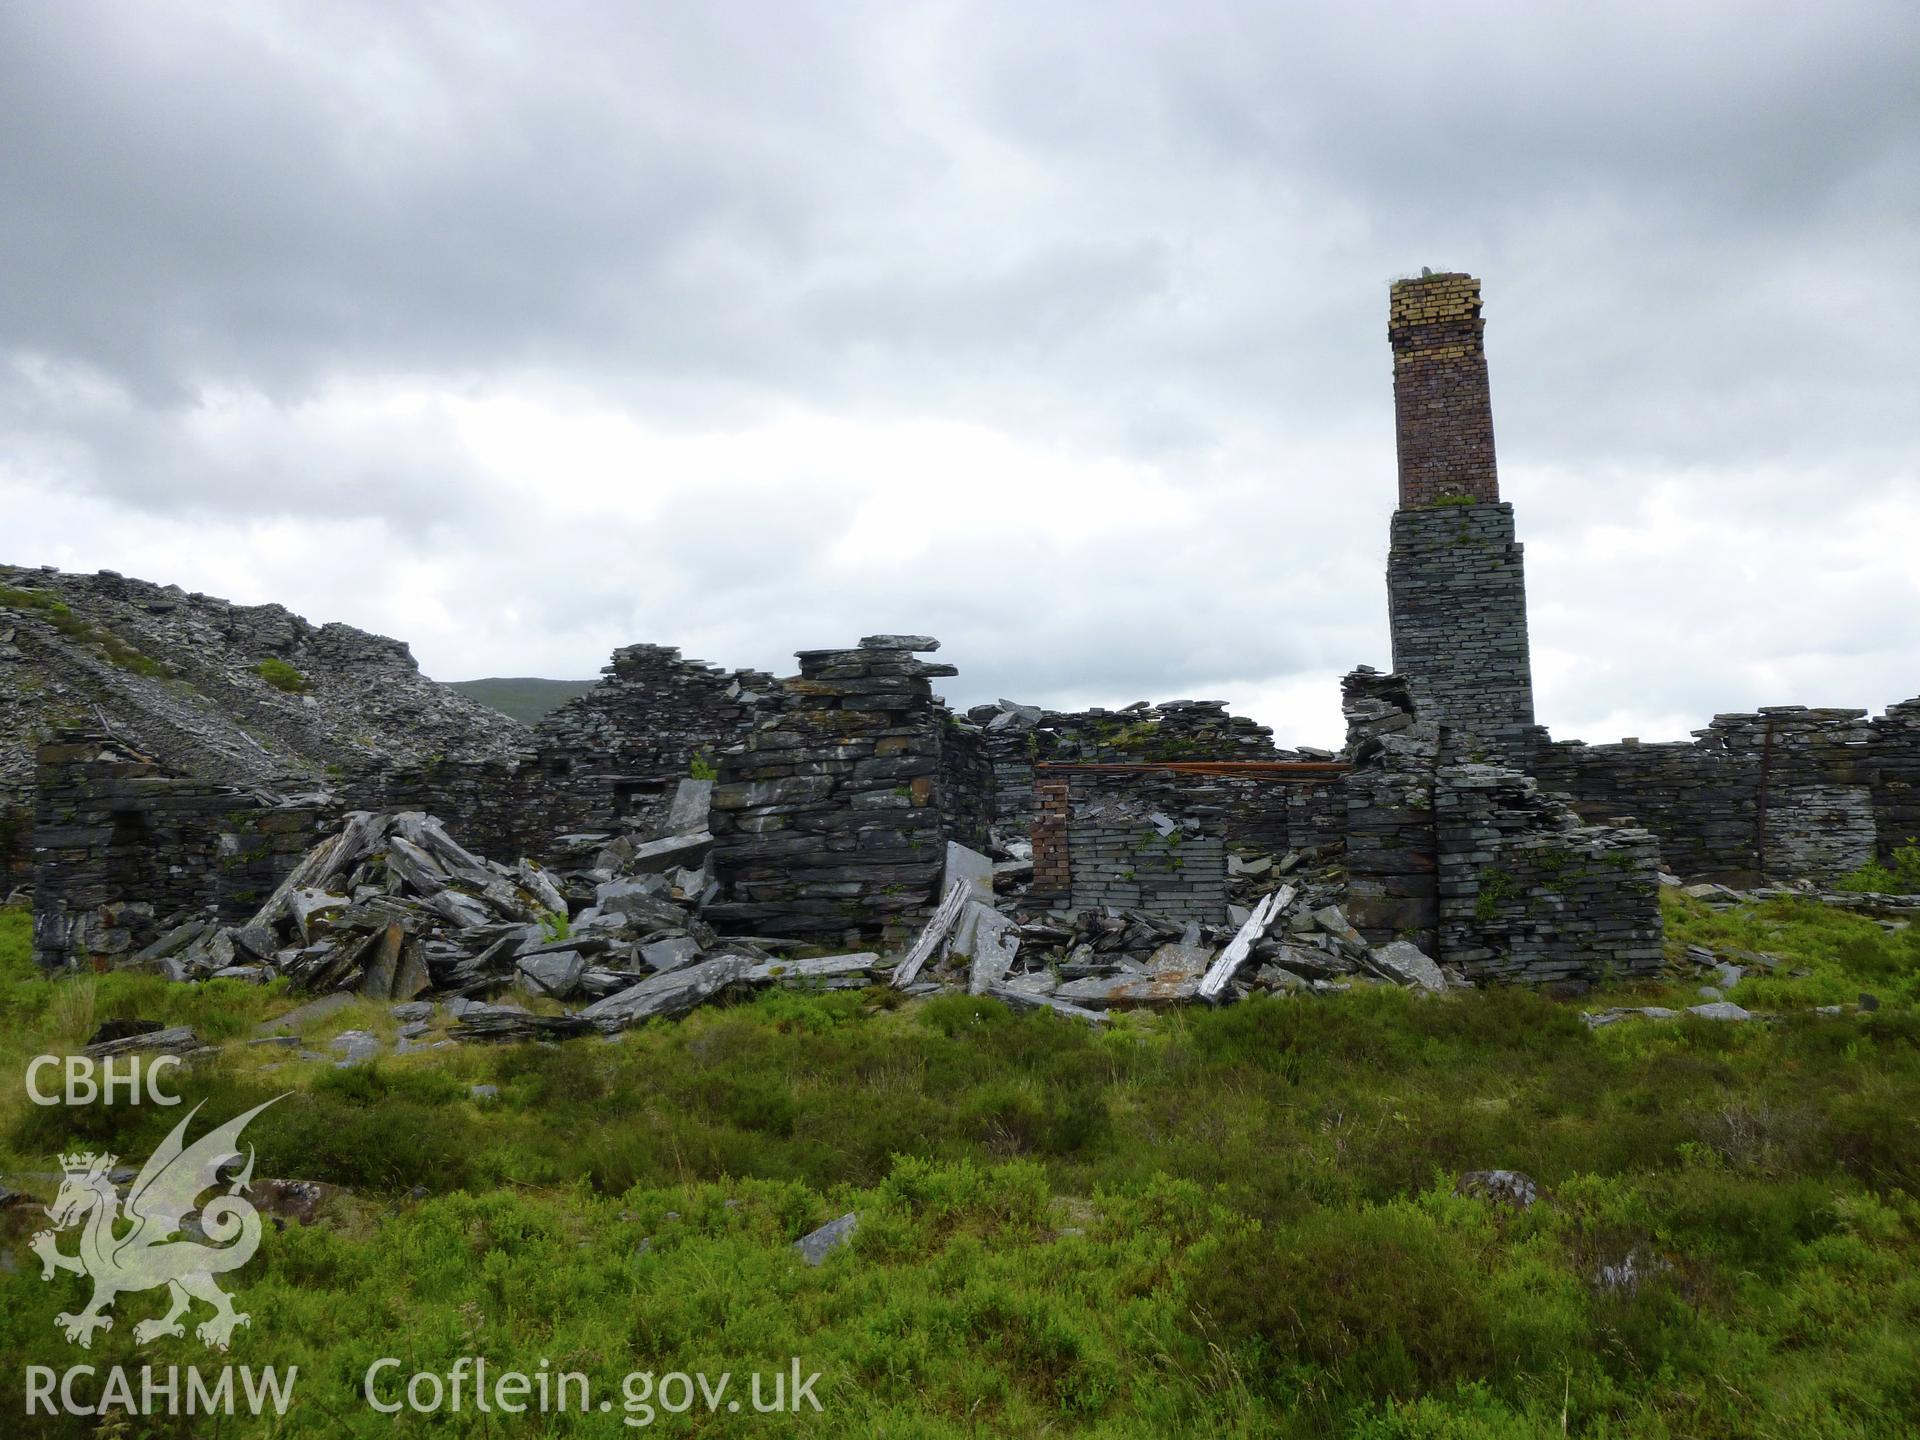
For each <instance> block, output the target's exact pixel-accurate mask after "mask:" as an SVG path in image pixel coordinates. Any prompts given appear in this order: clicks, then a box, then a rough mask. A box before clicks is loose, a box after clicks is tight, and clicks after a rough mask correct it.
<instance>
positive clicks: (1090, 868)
mask: <svg viewBox="0 0 1920 1440" xmlns="http://www.w3.org/2000/svg"><path fill="white" fill-rule="evenodd" d="M1043 773H1048V774H1050V775H1057V774H1064V775H1065V776H1066V785H1067V797H1068V818H1067V826H1066V843H1067V857H1068V863H1069V866H1070V869H1071V882H1072V883H1071V903H1070V905H1069V907H1068V908H1070V909H1073V910H1098V909H1100V908H1102V907H1103V906H1108V905H1113V906H1118V907H1119V908H1121V909H1123V910H1139V911H1143V912H1145V913H1147V914H1150V915H1158V916H1161V917H1162V918H1164V919H1168V920H1178V921H1186V920H1198V921H1200V922H1201V923H1203V924H1209V925H1212V924H1219V923H1221V922H1222V921H1224V920H1225V919H1226V913H1227V846H1226V843H1225V841H1224V840H1223V839H1222V837H1221V835H1220V834H1219V832H1218V831H1217V830H1215V829H1213V828H1211V827H1212V825H1213V824H1214V822H1215V820H1216V819H1217V816H1205V817H1202V816H1201V814H1200V812H1199V811H1197V810H1196V809H1195V808H1194V807H1193V806H1191V805H1182V804H1181V802H1182V801H1183V800H1185V799H1188V798H1190V792H1189V791H1188V787H1186V786H1185V785H1184V784H1183V783H1182V781H1184V780H1185V779H1186V778H1187V777H1184V776H1178V775H1171V774H1164V773H1163V774H1161V775H1155V774H1153V773H1151V772H1148V773H1145V774H1141V773H1127V774H1104V773H1101V772H1098V771H1091V772H1089V771H1078V772H1075V771H1071V770H1069V771H1060V772H1043ZM1273 788H1277V787H1273ZM1169 820H1174V821H1175V822H1176V823H1175V824H1173V825H1172V826H1171V827H1169V826H1168V824H1167V822H1168V821H1169Z"/></svg>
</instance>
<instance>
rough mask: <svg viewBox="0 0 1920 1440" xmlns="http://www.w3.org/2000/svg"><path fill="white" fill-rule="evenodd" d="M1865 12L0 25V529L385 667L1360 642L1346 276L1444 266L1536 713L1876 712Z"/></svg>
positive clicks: (1905, 328) (1916, 154)
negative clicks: (1474, 296)
mask: <svg viewBox="0 0 1920 1440" xmlns="http://www.w3.org/2000/svg"><path fill="white" fill-rule="evenodd" d="M1917 75H1920V6H1915V5H1914V4H1912V3H1911V0H1893V3H1887V4H1867V3H1846V0H1827V3H1823V4H1820V5H1817V6H1815V5H1807V4H1805V3H1794V4H1780V5H1766V6H1757V5H1747V6H1726V5H1715V4H1710V3H1704V0H1687V3H1685V4H1673V3H1671V0H1663V3H1659V4H1646V5H1639V4H1610V5H1607V6H1578V7H1576V6H1563V5H1558V4H1541V5H1532V6H1529V5H1504V6H1479V7H1472V6H1465V5H1459V4H1452V3H1449V4H1446V5H1438V4H1435V5H1411V4H1408V5H1369V4H1355V3H1339V4H1329V5H1326V6H1323V7H1321V6H1316V7H1303V6H1294V5H1280V4H1272V3H1260V4H1248V5H1224V4H1208V3H1195V0H1180V3H1173V0H1161V3H1157V4H1151V5H1149V4H1124V3H1122V4H1116V3H1113V0H1100V3H1084V4H1067V3H1046V4H1038V5H1036V4H1032V3H1024V4H1004V5H1000V4H963V3H955V4H937V5H909V4H902V3H898V0H884V3H876V4H871V5H866V4H858V3H835V4H832V5H808V4H798V3H793V0H763V3H759V4H714V3H703V4H699V5H680V6H658V5H636V4H618V3H606V4H567V3H555V0H543V3H541V4H538V5H529V4H525V3H504V4H499V5H487V4H463V3H435V4H430V5H427V4H418V5H408V4H404V3H394V0H379V3H369V4H364V5H355V4H319V3H300V4H286V5H275V4H268V3H260V0H244V3H235V4H231V5H216V4H191V3H123V4H112V5H100V4H90V3H79V0H61V3H59V4H14V5H7V6H4V7H0V559H4V560H7V561H10V562H13V563H19V564H43V563H51V564H57V565H60V566H61V567H63V568H66V569H79V570H92V569H96V568H99V567H102V566H106V567H111V568H113V569H117V570H120V571H123V572H125V573H127V574H133V575H139V576H142V577H144V578H148V579H152V580H156V581H160V582H163V583H166V582H174V583H178V584H181V585H183V586H185V587H186V588H188V589H196V590H204V591H208V592H211V593H214V594H219V595H224V596H226V597H228V598H230V599H233V600H236V601H242V602H248V603H257V602H264V601H269V600H272V601H279V602H281V603H283V604H286V605H287V606H289V607H290V608H292V609H294V610H296V611H298V612H300V613H301V614H304V615H306V616H307V617H308V618H310V619H312V620H314V621H316V622H319V621H324V620H333V619H338V620H346V621H348V622H350V623H353V624H356V625H360V626H363V627H365V628H368V629H372V630H377V631H381V632H384V633H387V634H392V635H396V636H399V637H401V638H403V639H405V640H407V641H409V642H410V643H411V644H412V646H413V650H414V653H415V655H416V656H418V657H419V660H420V662H421V666H422V668H423V669H424V670H425V671H426V672H427V673H428V674H430V675H433V676H435V677H438V678H440V679H462V678H468V677H473V676H480V675H490V674H509V675H519V674H537V675H549V676H561V677H578V676H587V675H592V674H594V673H595V672H596V671H597V670H598V668H599V667H600V665H602V664H603V663H605V659H606V655H607V652H608V651H609V650H611V649H612V648H613V647H614V646H616V645H619V644H624V643H630V642H633V641H641V640H645V641H654V642H660V643H667V644H677V645H680V646H681V647H682V648H683V649H684V650H685V651H686V652H687V653H688V654H690V655H694V656H699V657H702V658H705V659H709V660H713V661H717V662H722V663H725V664H728V665H754V666H758V667H762V668H767V669H772V670H775V671H776V672H778V673H782V674H786V673H791V672H792V670H793V668H794V667H793V662H792V660H791V655H792V652H793V651H794V650H796V649H800V648H808V647H819V646H830V645H838V644H847V643H851V642H852V641H854V640H855V639H856V638H857V637H859V636H860V635H863V634H867V633H870V632H872V631H876V630H904V631H920V632H925V633H929V634H933V635H937V636H939V637H940V638H941V639H942V640H943V641H944V642H945V645H944V648H943V650H942V653H941V656H940V658H941V659H943V660H948V661H951V662H952V663H954V664H956V665H958V666H959V667H960V670H961V675H960V677H959V678H958V679H957V680H950V681H947V682H945V684H944V686H943V690H944V693H946V694H947V696H948V697H949V698H950V699H952V700H954V701H955V702H957V703H959V704H962V705H965V704H969V703H974V702H977V701H979V700H982V699H991V698H994V697H996V696H1000V695H1005V696H1008V697H1010V698H1015V699H1021V700H1027V701H1037V702H1044V703H1052V704H1056V705H1060V706H1068V705H1082V704H1102V703H1103V704H1125V703H1127V702H1128V701H1131V700H1135V699H1142V698H1147V699H1170V698H1176V697H1199V698H1218V699H1225V700H1230V701H1231V702H1233V704H1234V708H1235V709H1237V710H1240V711H1243V712H1246V713H1251V714H1254V715H1256V716H1258V717H1259V718H1260V719H1261V720H1263V721H1264V722H1265V723H1267V724H1270V725H1272V726H1273V727H1274V728H1275V730H1276V732H1277V735H1278V737H1279V738H1280V739H1281V740H1282V741H1283V742H1294V743H1299V742H1304V743H1322V744H1327V743H1337V741H1338V737H1339V733H1340V731H1339V721H1338V694H1337V678H1338V676H1339V675H1340V674H1341V673H1342V672H1344V671H1345V670H1347V669H1349V668H1351V667H1352V666H1353V665H1355V664H1357V663H1371V664H1374V665H1377V666H1380V667H1382V668H1385V667H1386V666H1387V664H1388V663H1389V661H1390V658H1391V654H1390V648H1389V644H1388V638H1387V627H1386V597H1385V587H1384V581H1383V571H1384V566H1385V560H1386V544H1387V522H1388V517H1389V515H1390V513H1391V511H1392V508H1393V504H1394V493H1395V489H1394V455H1393V426H1392V391H1391V379H1392V368H1391V359H1390V353H1389V350H1388V348H1387V342H1386V313H1387V286H1388V283H1389V281H1390V280H1391V279H1392V278H1393V277H1394V276H1395V275H1397V274H1406V273H1416V272H1417V271H1418V270H1419V268H1420V267H1421V266H1423V265H1430V266H1432V267H1434V268H1435V269H1465V270H1470V271H1472V272H1473V273H1475V274H1477V275H1480V276H1482V277H1484V281H1485V295H1486V317H1487V322H1488V329H1487V349H1488V355H1489V361H1490V366H1491V372H1492V380H1493V396H1494V423H1495V431H1496V435H1497V438H1498V443H1499V453H1500V473H1501V484H1502V490H1503V494H1504V495H1505V497H1506V498H1508V499H1510V500H1512V501H1513V502H1514V504H1515V507H1516V511H1517V515H1518V524H1519V530H1520V534H1521V538H1522V540H1523V541H1524V542H1525V544H1526V558H1527V570H1528V586H1529V598H1530V604H1531V611H1532V633H1533V656H1534V674H1535V682H1536V689H1537V693H1538V709H1539V716H1540V719H1541V720H1542V721H1543V722H1544V723H1546V724H1548V725H1550V726H1552V727H1553V729H1554V731H1555V733H1556V734H1557V735H1560V736H1562V737H1575V736H1582V737H1585V738H1588V739H1593V740H1605V739H1613V738H1617V737H1619V736H1620V735H1622V734H1639V735H1642V736H1644V737H1648V738H1653V737H1656V736H1658V737H1681V736H1684V735H1685V733H1686V732H1687V731H1688V730H1689V729H1691V728H1693V727H1694V726H1697V725H1701V724H1704V723H1705V721H1706V719H1707V718H1708V717H1709V716H1710V715H1711V714H1713V713H1714V712H1715V711H1716V710H1733V709H1746V708H1751V707H1753V706H1756V705H1760V704H1771V703H1796V702H1797V703H1807V704H1834V705H1861V706H1871V707H1873V708H1874V709H1875V710H1876V711H1877V710H1878V709H1880V708H1882V707H1883V706H1884V705H1885V704H1886V703H1888V702H1889V701H1894V700H1899V699H1903V698H1906V697H1909V696H1912V695H1914V694H1916V693H1920V560H1917V559H1916V556H1917V554H1920V461H1917V460H1916V454H1917V453H1920V448H1917V447H1920V80H1916V76H1917Z"/></svg>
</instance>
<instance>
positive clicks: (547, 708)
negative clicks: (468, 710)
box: [447, 676, 600, 725]
mask: <svg viewBox="0 0 1920 1440" xmlns="http://www.w3.org/2000/svg"><path fill="white" fill-rule="evenodd" d="M599 683H600V682H599V681H597V680H537V679H534V678H533V677H531V676H517V677H514V678H511V679H502V678H500V677H498V676H495V677H493V678H490V679H486V680H450V681H448V682H447V688H448V689H450V690H458V691H459V692H460V693H461V694H462V695H465V696H466V697H467V698H468V699H469V700H477V701H479V702H480V703H481V704H482V705H490V706H492V707H493V708H494V709H495V710H498V711H499V712H500V713H501V714H502V715H511V716H512V717H513V718H514V719H516V720H518V721H519V722H520V723H521V724H523V725H536V724H538V723H539V722H540V721H541V720H543V719H544V718H546V717H547V716H548V715H551V714H552V713H553V712H554V711H555V710H558V709H559V708H560V707H561V706H562V705H564V704H566V703H567V701H569V700H571V699H573V698H574V697H575V696H576V695H584V694H586V693H587V691H589V690H591V689H592V688H593V687H594V686H595V685H597V684H599Z"/></svg>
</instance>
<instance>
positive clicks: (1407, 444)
mask: <svg viewBox="0 0 1920 1440" xmlns="http://www.w3.org/2000/svg"><path fill="white" fill-rule="evenodd" d="M1485 329H1486V324H1485V322H1484V321H1482V320H1481V318H1480V282H1479V281H1478V280H1476V279H1474V277H1473V276H1471V275H1461V274H1457V273H1450V274H1445V275H1431V274H1429V275H1423V276H1421V277H1420V278H1419V279H1418V280H1396V281H1395V282H1394V285H1393V294H1392V302H1391V305H1390V307H1389V310H1388V318H1387V338H1388V340H1390V341H1391V342H1392V343H1393V410H1394V438H1395V440H1396V442H1397V444H1398V446H1399V451H1400V508H1401V509H1403V510H1415V509H1420V508H1423V507H1425V506H1428V505H1432V504H1435V503H1437V502H1440V501H1443V500H1456V501H1457V500H1461V499H1467V500H1476V501H1494V500H1498V499H1499V498H1500V480H1499V476H1498V475H1497V474H1496V472H1495V468H1494V460H1493V400H1492V396H1491V395H1490V393H1489V391H1488V389H1487V352H1486V347H1485V346H1484V344H1483V343H1482V334H1483V332H1484V331H1485Z"/></svg>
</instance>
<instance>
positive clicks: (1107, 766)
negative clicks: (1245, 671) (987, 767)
mask: <svg viewBox="0 0 1920 1440" xmlns="http://www.w3.org/2000/svg"><path fill="white" fill-rule="evenodd" d="M1033 768H1034V770H1035V771H1036V772H1038V771H1069V772H1073V771H1077V772H1079V773H1081V774H1093V775H1126V774H1137V773H1141V772H1145V771H1150V770H1168V771H1172V772H1173V773H1174V774H1176V775H1221V776H1234V775H1244V776H1246V777H1248V778H1249V779H1269V780H1289V779H1292V780H1311V779H1314V778H1316V777H1319V776H1326V775H1344V774H1345V773H1346V772H1347V771H1349V770H1351V769H1352V768H1353V766H1351V765H1349V764H1348V763H1347V762H1346V761H1344V760H1144V761H1137V762H1134V761H1128V762H1121V761H1117V760H1114V761H1088V762H1085V763H1082V764H1067V763H1062V762H1058V761H1047V760H1043V761H1039V762H1037V763H1036V764H1035V765H1034V767H1033Z"/></svg>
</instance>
